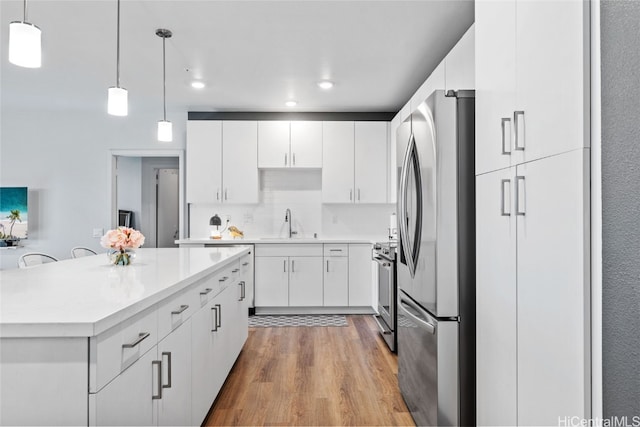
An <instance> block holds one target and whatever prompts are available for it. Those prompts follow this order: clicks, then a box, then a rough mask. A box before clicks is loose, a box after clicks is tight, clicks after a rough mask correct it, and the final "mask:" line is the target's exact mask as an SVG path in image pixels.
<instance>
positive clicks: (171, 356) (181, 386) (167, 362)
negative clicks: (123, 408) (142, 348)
mask: <svg viewBox="0 0 640 427" xmlns="http://www.w3.org/2000/svg"><path fill="white" fill-rule="evenodd" d="M158 360H160V361H161V362H162V363H161V370H162V384H161V388H162V398H161V399H156V400H155V403H156V405H157V406H158V422H157V425H159V426H181V425H191V404H190V402H191V319H188V320H187V321H186V322H184V323H182V324H181V325H180V326H179V327H178V328H176V329H175V330H174V331H173V332H171V333H170V334H169V335H167V336H166V337H165V339H163V340H162V341H160V342H159V343H158Z"/></svg>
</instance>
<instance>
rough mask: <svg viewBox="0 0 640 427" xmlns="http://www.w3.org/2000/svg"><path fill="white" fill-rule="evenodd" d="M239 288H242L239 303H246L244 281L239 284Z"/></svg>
mask: <svg viewBox="0 0 640 427" xmlns="http://www.w3.org/2000/svg"><path fill="white" fill-rule="evenodd" d="M238 286H240V298H238V301H244V280H243V281H241V282H238Z"/></svg>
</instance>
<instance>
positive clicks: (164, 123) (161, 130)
mask: <svg viewBox="0 0 640 427" xmlns="http://www.w3.org/2000/svg"><path fill="white" fill-rule="evenodd" d="M172 35H173V34H172V33H171V31H170V30H165V29H163V28H159V29H157V30H156V36H158V37H161V38H162V111H163V115H162V117H163V118H162V120H160V121H159V122H158V141H160V142H171V141H173V127H172V125H171V122H170V121H168V120H167V76H166V69H167V66H166V62H165V57H166V50H165V42H166V40H167V39H168V38H169V37H171V36H172Z"/></svg>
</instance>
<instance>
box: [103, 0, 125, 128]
mask: <svg viewBox="0 0 640 427" xmlns="http://www.w3.org/2000/svg"><path fill="white" fill-rule="evenodd" d="M107 113H109V114H111V115H112V116H126V115H127V114H129V93H128V92H127V90H126V89H125V88H123V87H120V0H118V18H117V24H116V85H115V86H112V87H110V88H109V93H108V100H107Z"/></svg>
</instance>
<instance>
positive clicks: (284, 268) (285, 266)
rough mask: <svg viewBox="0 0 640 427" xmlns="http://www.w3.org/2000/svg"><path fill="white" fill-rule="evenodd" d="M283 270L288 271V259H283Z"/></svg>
mask: <svg viewBox="0 0 640 427" xmlns="http://www.w3.org/2000/svg"><path fill="white" fill-rule="evenodd" d="M282 272H283V273H286V272H287V260H286V259H285V260H283V261H282Z"/></svg>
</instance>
